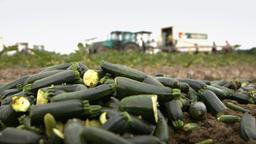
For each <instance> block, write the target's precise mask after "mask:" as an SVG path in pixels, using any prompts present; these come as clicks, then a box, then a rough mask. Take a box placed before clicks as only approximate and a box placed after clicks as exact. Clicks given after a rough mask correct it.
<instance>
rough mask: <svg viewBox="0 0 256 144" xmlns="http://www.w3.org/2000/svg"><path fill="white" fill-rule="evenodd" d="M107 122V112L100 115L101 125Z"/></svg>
mask: <svg viewBox="0 0 256 144" xmlns="http://www.w3.org/2000/svg"><path fill="white" fill-rule="evenodd" d="M107 121H108V120H107V113H106V112H103V113H101V115H100V123H101V124H102V125H103V124H104V123H106V122H107Z"/></svg>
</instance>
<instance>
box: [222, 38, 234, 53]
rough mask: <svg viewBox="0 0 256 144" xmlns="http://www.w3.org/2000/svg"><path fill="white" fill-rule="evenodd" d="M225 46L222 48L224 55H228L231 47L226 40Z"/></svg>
mask: <svg viewBox="0 0 256 144" xmlns="http://www.w3.org/2000/svg"><path fill="white" fill-rule="evenodd" d="M225 43H226V45H225V46H224V47H223V51H224V53H229V52H232V50H233V47H232V46H231V45H230V44H229V42H228V41H227V40H226V41H225Z"/></svg>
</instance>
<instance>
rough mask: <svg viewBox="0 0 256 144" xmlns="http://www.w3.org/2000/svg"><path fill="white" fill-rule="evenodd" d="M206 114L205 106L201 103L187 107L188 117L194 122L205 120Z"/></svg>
mask: <svg viewBox="0 0 256 144" xmlns="http://www.w3.org/2000/svg"><path fill="white" fill-rule="evenodd" d="M206 114H207V109H206V106H205V104H204V103H203V102H199V101H198V102H194V103H192V104H191V105H190V107H189V116H191V117H192V118H193V119H195V120H202V119H205V117H206Z"/></svg>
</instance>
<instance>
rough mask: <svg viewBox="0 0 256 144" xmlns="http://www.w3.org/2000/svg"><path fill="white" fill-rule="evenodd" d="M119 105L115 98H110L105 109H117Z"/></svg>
mask: <svg viewBox="0 0 256 144" xmlns="http://www.w3.org/2000/svg"><path fill="white" fill-rule="evenodd" d="M119 105H120V100H118V99H116V98H115V97H110V100H109V102H108V103H107V107H109V108H113V109H118V108H119Z"/></svg>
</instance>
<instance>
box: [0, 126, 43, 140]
mask: <svg viewBox="0 0 256 144" xmlns="http://www.w3.org/2000/svg"><path fill="white" fill-rule="evenodd" d="M40 139H41V136H40V135H38V134H36V133H34V132H31V131H28V130H22V129H18V128H11V127H8V128H5V129H4V130H2V131H1V132H0V143H2V144H38V143H39V140H40Z"/></svg>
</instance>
